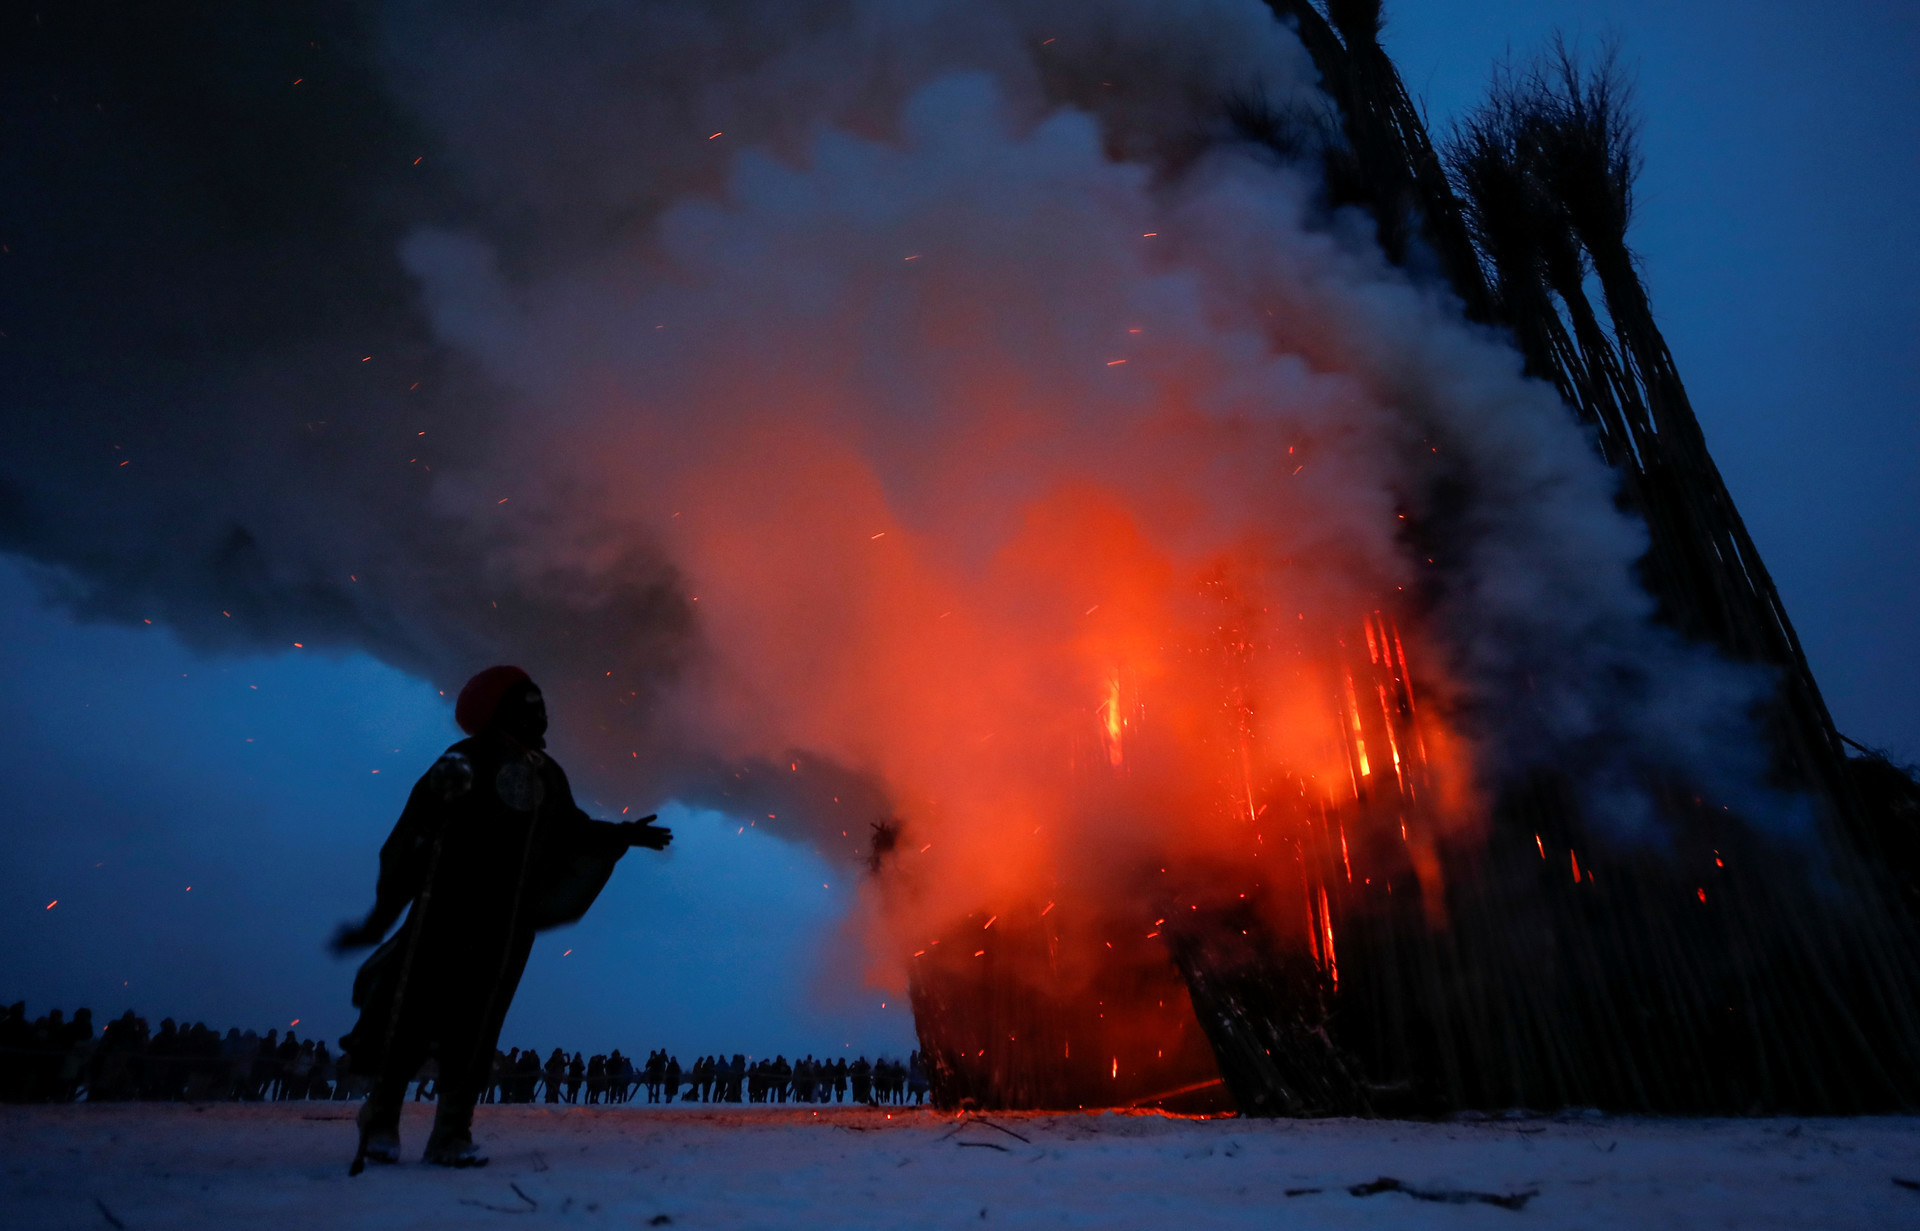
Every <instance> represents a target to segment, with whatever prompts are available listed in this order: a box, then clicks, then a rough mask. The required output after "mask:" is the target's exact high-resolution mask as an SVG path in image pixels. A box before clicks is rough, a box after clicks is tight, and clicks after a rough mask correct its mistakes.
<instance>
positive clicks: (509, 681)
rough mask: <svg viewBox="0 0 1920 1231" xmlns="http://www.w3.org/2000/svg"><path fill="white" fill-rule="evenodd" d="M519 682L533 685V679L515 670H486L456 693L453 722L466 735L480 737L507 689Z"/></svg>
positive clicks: (503, 668) (504, 667)
mask: <svg viewBox="0 0 1920 1231" xmlns="http://www.w3.org/2000/svg"><path fill="white" fill-rule="evenodd" d="M523 683H524V684H531V683H533V677H532V676H530V675H528V674H527V673H526V672H525V671H522V670H521V669H520V668H518V667H507V666H500V667H488V668H487V669H486V670H485V671H482V672H481V673H480V674H478V675H476V676H474V677H473V678H472V679H470V680H468V681H467V686H466V687H465V688H462V689H461V690H460V699H459V700H458V701H455V702H454V703H453V720H454V721H455V722H457V723H459V724H460V729H461V730H462V731H465V732H466V733H467V734H468V735H478V734H480V732H481V731H483V730H485V729H486V726H487V724H488V723H490V722H492V721H493V715H494V712H495V711H496V710H498V709H499V708H500V701H501V699H502V698H504V697H505V696H506V695H507V689H509V688H512V687H513V686H514V685H515V684H523Z"/></svg>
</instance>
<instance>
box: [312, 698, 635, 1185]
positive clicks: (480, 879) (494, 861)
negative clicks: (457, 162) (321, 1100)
mask: <svg viewBox="0 0 1920 1231" xmlns="http://www.w3.org/2000/svg"><path fill="white" fill-rule="evenodd" d="M454 717H455V719H456V720H457V721H458V722H459V724H460V727H461V729H462V730H464V731H466V732H467V733H468V738H467V739H463V740H461V741H460V742H459V743H456V744H454V745H453V746H452V747H451V748H449V749H448V750H447V752H446V753H445V755H443V756H442V757H441V758H440V759H439V760H438V761H436V762H434V765H433V767H432V768H431V769H429V770H428V771H427V773H426V774H425V775H424V776H423V777H422V778H421V779H420V781H419V782H418V783H417V784H416V785H415V786H414V788H413V793H412V795H411V796H410V797H409V798H408V800H407V806H406V809H405V811H403V812H402V813H401V815H400V820H399V821H398V823H396V824H395V825H394V828H393V833H392V835H391V836H390V837H388V839H387V841H386V844H385V845H384V846H382V847H381V849H380V878H379V883H378V887H377V890H376V894H375V900H374V905H373V909H372V910H370V911H369V912H368V913H367V917H366V919H365V920H364V921H362V922H361V923H359V924H358V925H353V926H346V927H343V928H342V929H341V931H340V933H339V934H338V935H337V936H336V937H335V940H334V946H335V948H336V950H337V951H342V952H344V951H346V950H350V949H356V948H364V947H366V946H368V945H372V944H376V943H378V942H379V941H380V938H381V937H383V936H385V935H386V934H387V931H388V930H389V929H390V928H392V927H393V925H394V923H395V922H396V921H398V920H399V918H400V916H401V914H402V913H403V912H404V913H405V914H406V916H407V919H406V922H405V923H404V924H403V925H402V926H401V928H400V930H399V931H398V932H397V933H395V934H394V936H393V937H392V939H390V940H388V941H387V942H386V943H385V944H382V945H380V947H379V948H378V949H376V950H375V951H374V953H373V955H372V956H371V957H369V958H368V959H367V961H366V963H365V964H364V965H362V966H361V968H360V972H359V974H358V975H357V976H356V977H355V979H354V995H353V1002H354V1005H355V1007H357V1008H359V1009H360V1020H359V1023H358V1024H357V1025H355V1026H354V1028H353V1030H352V1031H351V1032H350V1033H349V1034H348V1035H347V1036H346V1037H345V1038H343V1039H342V1040H341V1046H342V1047H343V1048H344V1049H345V1050H347V1051H348V1052H349V1053H350V1054H351V1055H352V1057H353V1062H354V1065H355V1067H356V1069H357V1070H358V1071H360V1072H363V1073H366V1074H368V1075H370V1076H372V1077H373V1079H374V1081H373V1089H372V1091H371V1093H370V1094H369V1095H368V1098H367V1102H366V1104H365V1106H363V1107H362V1108H361V1112H360V1155H359V1157H356V1159H355V1165H354V1169H355V1170H356V1171H357V1170H358V1169H359V1167H360V1165H361V1160H362V1159H364V1158H372V1159H375V1160H376V1161H380V1162H393V1161H397V1160H398V1159H399V1156H400V1104H401V1101H402V1099H403V1098H404V1097H405V1094H406V1088H407V1084H408V1083H409V1082H411V1081H412V1080H413V1077H414V1074H415V1073H417V1072H418V1071H419V1068H420V1065H421V1062H422V1061H424V1060H425V1059H426V1058H427V1057H428V1056H430V1055H431V1056H436V1057H437V1058H438V1059H439V1061H440V1082H439V1102H438V1104H437V1106H436V1111H435V1115H434V1126H433V1132H432V1134H431V1135H430V1136H429V1137H428V1140H427V1148H426V1158H427V1161H429V1162H434V1163H439V1164H442V1165H444V1166H450V1167H465V1166H474V1165H477V1164H480V1163H483V1162H485V1161H486V1160H485V1158H484V1157H483V1156H482V1155H481V1154H480V1152H479V1150H478V1148H477V1147H476V1146H475V1145H474V1143H473V1105H474V1103H475V1101H476V1100H477V1099H478V1098H479V1096H480V1093H481V1090H482V1087H483V1084H484V1083H485V1082H486V1081H487V1080H488V1077H489V1072H490V1064H491V1059H492V1056H493V1054H494V1051H495V1048H496V1046H497V1043H498V1039H499V1036H500V1026H501V1023H502V1021H503V1020H504V1019H505V1018H506V1014H507V1008H508V1006H509V1005H511V1004H512V1003H513V994H514V991H515V989H516V988H518V986H519V984H520V975H521V972H522V971H524V970H525V969H526V964H527V957H528V955H529V954H530V953H531V952H532V949H533V938H534V935H535V933H537V932H539V931H541V930H543V929H546V928H550V927H556V926H558V925H560V924H563V923H571V922H573V921H574V920H576V919H578V918H579V917H580V916H581V915H583V914H585V913H586V911H587V908H588V907H589V906H591V905H592V904H593V900H594V898H595V897H596V896H597V895H598V894H599V892H600V890H601V888H602V887H604V886H605V885H606V883H607V878H608V877H609V876H611V875H612V874H613V865H614V863H615V862H616V861H617V860H618V859H619V858H620V856H621V855H623V854H625V853H626V851H627V849H628V848H629V847H631V846H645V847H648V848H649V849H652V850H661V849H664V848H665V847H666V845H667V843H668V842H669V841H671V840H672V837H673V835H672V833H671V832H670V831H668V830H666V829H663V828H660V827H658V826H655V825H651V824H649V823H648V822H650V821H651V820H652V819H653V818H652V817H648V818H646V819H645V820H642V821H637V822H633V823H630V824H625V825H617V824H609V823H607V822H605V821H596V820H593V819H591V818H589V817H588V816H587V815H586V813H584V812H582V811H581V810H580V809H579V807H578V806H576V805H575V803H574V801H573V791H572V789H571V788H570V787H569V785H568V783H567V776H566V774H565V773H564V772H563V771H562V770H561V768H560V766H559V765H558V764H557V763H556V762H555V761H554V760H553V758H551V757H549V756H547V755H546V753H545V752H544V751H543V749H544V748H545V747H546V733H547V709H546V702H545V699H544V698H542V696H541V695H540V690H539V689H538V688H537V687H535V685H534V683H533V681H532V680H531V679H529V678H528V676H527V674H526V672H524V671H522V670H520V669H519V668H518V667H490V668H488V669H487V670H485V671H482V672H481V673H480V674H478V675H476V676H474V677H473V679H471V680H469V681H468V682H467V686H466V687H465V688H464V689H462V690H461V693H460V698H459V701H458V703H457V704H456V706H455V707H454Z"/></svg>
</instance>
